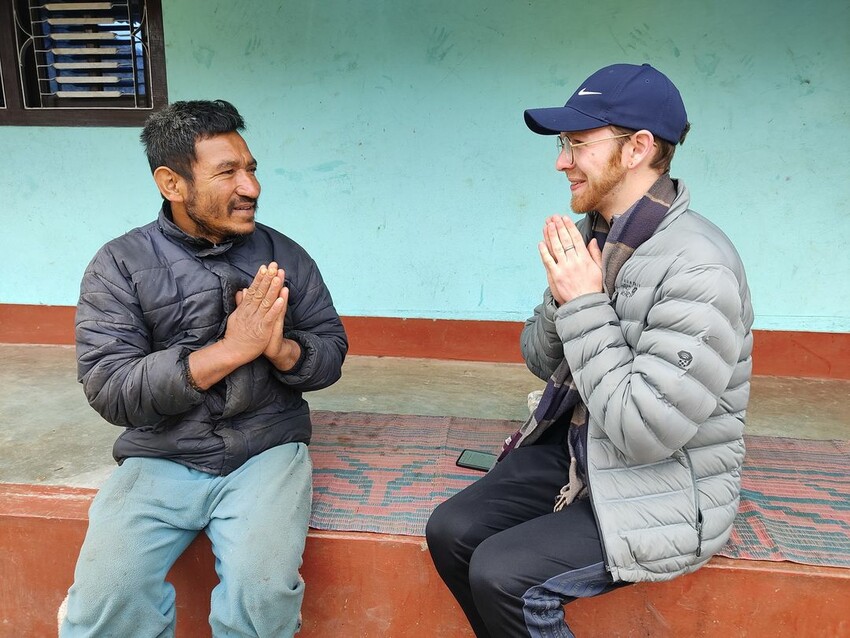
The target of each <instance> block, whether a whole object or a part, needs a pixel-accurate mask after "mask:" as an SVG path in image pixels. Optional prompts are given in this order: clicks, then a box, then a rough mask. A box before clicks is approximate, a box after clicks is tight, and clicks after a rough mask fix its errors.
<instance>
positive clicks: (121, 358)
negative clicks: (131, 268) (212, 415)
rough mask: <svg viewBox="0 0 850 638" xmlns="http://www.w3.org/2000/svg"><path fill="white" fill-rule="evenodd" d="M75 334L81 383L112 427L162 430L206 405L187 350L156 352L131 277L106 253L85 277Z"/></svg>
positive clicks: (90, 267)
mask: <svg viewBox="0 0 850 638" xmlns="http://www.w3.org/2000/svg"><path fill="white" fill-rule="evenodd" d="M74 328H75V337H76V348H77V376H78V379H79V381H80V382H81V383H82V384H83V390H84V392H85V395H86V398H87V399H88V402H89V404H90V405H91V406H92V407H93V408H94V409H95V410H96V411H97V412H98V413H99V414H100V415H101V416H102V417H103V418H104V419H106V420H107V421H109V422H110V423H113V424H115V425H120V426H123V427H128V428H135V427H157V426H162V425H165V424H167V423H168V422H169V420H170V419H172V418H173V417H175V416H177V415H180V414H182V413H184V412H187V411H188V410H190V409H191V408H192V407H193V406H195V405H198V404H200V403H201V402H202V401H203V395H202V394H201V393H199V392H196V391H195V390H193V389H192V388H191V387H190V386H189V385H188V383H187V381H186V375H185V371H184V368H183V365H182V359H183V358H184V357H185V356H186V355H187V354H188V353H187V352H183V350H184V349H183V348H180V347H175V348H170V349H166V350H160V351H157V352H152V348H151V340H150V335H149V331H148V328H147V326H146V325H145V322H144V321H143V320H142V311H141V308H140V306H139V302H138V299H137V298H136V295H135V294H134V292H133V287H132V283H131V279H130V277H129V273H125V272H123V271H122V267H121V266H120V265H119V264H118V263H117V261H116V260H115V258H114V257H113V255H112V254H111V252H110V251H109V250H108V249H107V248H104V249H101V251H100V252H99V253H98V254H97V255H96V256H95V258H94V259H93V260H92V262H91V263H90V264H89V266H88V268H87V269H86V271H85V274H84V275H83V280H82V284H81V288H80V300H79V302H78V304H77V313H76V319H75V327H74Z"/></svg>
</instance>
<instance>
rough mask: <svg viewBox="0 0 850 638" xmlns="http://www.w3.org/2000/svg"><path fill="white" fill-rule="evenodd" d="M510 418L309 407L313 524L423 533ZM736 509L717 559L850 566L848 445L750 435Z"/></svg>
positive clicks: (507, 428)
mask: <svg viewBox="0 0 850 638" xmlns="http://www.w3.org/2000/svg"><path fill="white" fill-rule="evenodd" d="M516 427H517V423H516V422H515V421H505V420H488V419H467V418H459V417H427V416H410V415H394V414H393V415H382V414H372V413H359V412H348V413H341V412H322V411H315V412H313V441H312V443H311V445H310V451H311V456H312V458H313V465H314V471H313V490H314V498H313V513H312V518H311V522H310V525H311V527H313V528H315V529H325V530H338V531H360V532H379V533H383V534H403V535H413V536H421V535H423V534H424V529H425V523H426V522H427V520H428V516H429V515H430V513H431V511H432V510H433V509H434V507H436V506H437V505H438V504H439V503H441V502H442V501H444V500H445V499H447V498H448V497H450V496H451V495H453V494H455V493H456V492H458V491H459V490H461V489H463V488H464V487H465V486H467V485H469V484H470V483H471V482H473V481H474V480H475V479H477V478H479V477H480V476H481V473H480V472H476V471H474V470H465V469H461V468H458V467H456V466H455V460H456V459H457V456H458V454H460V451H461V450H462V449H464V448H473V449H479V450H491V451H494V452H495V451H497V449H498V447H499V445H500V444H501V441H502V440H504V438H505V437H506V436H508V435H509V434H511V433H512V432H513V431H514V430H515V429H516ZM746 443H747V456H746V459H745V462H744V473H743V485H742V495H741V507H740V510H739V514H738V518H737V519H736V521H735V527H734V529H733V532H732V536H731V537H730V539H729V543H728V544H727V545H726V547H725V548H724V549H723V550H722V551H721V552H720V554H721V555H722V556H728V557H730V558H739V559H748V560H767V561H793V562H797V563H804V564H809V565H827V566H835V567H850V479H849V478H848V477H850V442H848V441H810V440H802V439H787V438H774V437H757V436H750V437H746Z"/></svg>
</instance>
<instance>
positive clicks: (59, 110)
mask: <svg viewBox="0 0 850 638" xmlns="http://www.w3.org/2000/svg"><path fill="white" fill-rule="evenodd" d="M163 44H164V39H163V32H162V9H161V6H160V0H118V1H110V2H81V1H79V0H64V1H63V0H60V1H49V0H0V125H33V126H52V125H57V126H139V125H141V124H142V122H144V120H145V118H147V116H148V115H150V113H151V111H153V110H154V109H158V108H161V107H163V106H165V104H166V103H167V102H168V96H167V94H166V81H165V52H164V46H163Z"/></svg>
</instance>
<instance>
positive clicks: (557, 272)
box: [537, 215, 602, 306]
mask: <svg viewBox="0 0 850 638" xmlns="http://www.w3.org/2000/svg"><path fill="white" fill-rule="evenodd" d="M537 249H538V250H539V251H540V258H541V259H542V261H543V266H544V267H545V268H546V278H547V279H548V281H549V289H550V290H551V291H552V297H554V299H555V302H556V303H557V304H558V305H559V306H560V305H563V304H565V303H567V302H569V301H572V300H573V299H575V298H576V297H580V296H581V295H586V294H589V293H593V292H602V251H601V250H599V245H598V244H597V243H596V240H595V239H592V240H591V241H590V243H589V244H588V245H587V246H585V245H584V240H583V239H582V236H581V233H580V232H579V230H578V228H576V225H575V224H574V223H573V221H572V220H571V219H570V218H569V217H566V216H560V215H553V216H552V217H549V218H547V219H546V224H545V225H544V227H543V241H541V242H540V243H539V244H537Z"/></svg>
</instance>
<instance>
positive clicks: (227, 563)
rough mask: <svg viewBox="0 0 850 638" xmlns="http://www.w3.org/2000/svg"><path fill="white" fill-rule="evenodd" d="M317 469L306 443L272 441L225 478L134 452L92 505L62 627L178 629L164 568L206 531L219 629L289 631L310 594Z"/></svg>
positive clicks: (214, 622) (100, 637)
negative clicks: (306, 565) (307, 564)
mask: <svg viewBox="0 0 850 638" xmlns="http://www.w3.org/2000/svg"><path fill="white" fill-rule="evenodd" d="M311 469H312V468H311V463H310V456H309V453H308V451H307V446H306V445H304V444H303V443H289V444H286V445H281V446H278V447H275V448H272V449H270V450H267V451H266V452H263V453H262V454H260V455H258V456H255V457H253V458H252V459H251V460H249V461H248V462H247V463H245V464H244V465H243V466H242V467H240V468H239V469H238V470H236V471H235V472H233V473H231V474H228V475H227V476H214V475H211V474H206V473H204V472H199V471H197V470H193V469H190V468H187V467H185V466H183V465H180V464H178V463H174V462H172V461H167V460H164V459H143V458H130V459H127V460H126V461H124V463H123V465H121V466H120V467H118V468H116V470H115V472H114V473H113V474H112V476H111V477H110V478H109V479H108V480H107V481H106V483H105V484H104V485H103V487H102V488H101V489H100V491H99V492H98V494H97V496H96V497H95V499H94V502H93V503H92V506H91V509H90V512H89V528H88V532H87V534H86V539H85V541H84V542H83V547H82V549H81V550H80V557H79V559H78V561H77V568H76V571H75V573H74V584H73V585H72V587H71V589H70V591H69V596H68V608H67V615H66V617H65V620H64V622H63V623H62V626H61V630H60V636H62V638H77V637H78V636H85V637H97V638H105V637H107V636H114V637H116V638H131V637H136V636H139V637H141V636H145V637H154V636H156V637H160V636H162V637H165V636H173V635H174V626H175V606H174V599H175V594H174V587H173V586H172V585H171V584H170V583H168V582H166V581H165V576H166V574H167V573H168V570H169V569H170V568H171V566H172V565H173V564H174V562H175V561H176V560H177V558H178V557H179V556H180V554H182V553H183V550H185V549H186V547H187V546H188V545H189V543H190V542H191V541H192V539H194V538H195V536H197V534H198V532H200V530H204V531H205V532H206V534H207V536H208V537H209V538H210V541H211V542H212V547H213V553H214V554H215V569H216V572H217V573H218V576H219V579H220V582H219V584H218V585H217V586H216V587H215V589H213V592H212V597H211V600H210V608H211V611H210V626H211V627H212V633H213V636H215V637H216V638H218V637H224V636H239V637H242V636H255V637H260V638H272V637H274V638H277V637H279V636H286V637H291V636H292V635H293V634H295V632H296V631H297V630H298V627H299V613H300V610H301V601H302V599H303V597H304V584H303V581H302V580H301V577H300V576H299V573H298V569H299V568H300V567H301V555H302V554H303V552H304V543H305V540H306V536H307V524H308V521H309V516H310V502H311V497H312V472H311Z"/></svg>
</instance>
